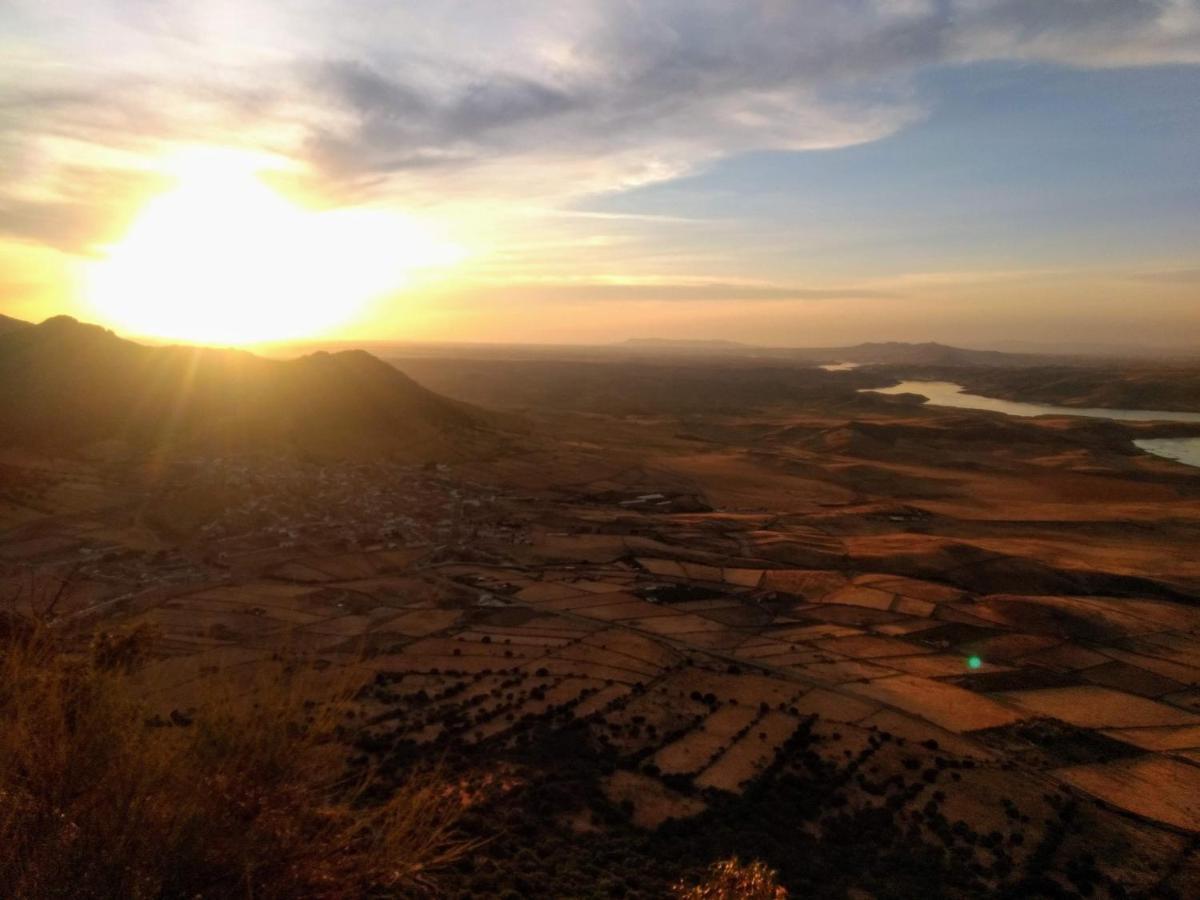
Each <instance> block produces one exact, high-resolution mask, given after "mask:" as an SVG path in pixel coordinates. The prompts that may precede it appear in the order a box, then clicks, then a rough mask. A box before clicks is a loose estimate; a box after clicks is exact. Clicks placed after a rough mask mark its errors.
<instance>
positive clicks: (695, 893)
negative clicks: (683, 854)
mask: <svg viewBox="0 0 1200 900" xmlns="http://www.w3.org/2000/svg"><path fill="white" fill-rule="evenodd" d="M672 891H673V892H674V896H675V897H677V898H679V900H786V898H787V896H788V892H787V890H786V889H784V888H783V887H782V886H780V884H779V881H778V880H777V878H776V875H775V873H774V872H773V871H772V870H771V869H768V868H767V867H766V866H765V865H763V864H762V863H761V862H758V861H754V862H749V863H742V862H739V861H738V860H737V859H736V858H734V859H726V860H722V861H721V862H717V863H713V865H712V866H710V867H709V870H708V875H707V877H706V878H705V880H704V881H702V882H701V883H700V884H697V885H687V884H685V883H683V882H680V883H678V884H676V885H675V886H674V887H673V888H672Z"/></svg>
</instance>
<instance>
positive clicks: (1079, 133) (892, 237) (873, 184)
mask: <svg viewBox="0 0 1200 900" xmlns="http://www.w3.org/2000/svg"><path fill="white" fill-rule="evenodd" d="M917 94H918V96H919V97H920V98H921V102H922V104H923V105H924V106H925V107H926V108H927V110H928V113H927V116H926V117H924V118H922V119H920V120H919V121H917V122H914V123H913V124H911V125H908V126H906V127H904V128H902V129H901V130H899V131H898V132H897V133H895V134H893V135H891V136H888V137H885V138H882V139H880V140H877V141H872V142H869V143H865V144H857V145H853V146H849V147H842V148H836V149H831V150H817V151H808V152H779V151H768V152H758V153H746V154H741V155H738V156H735V157H733V158H730V159H726V160H723V161H720V162H717V163H715V164H713V165H712V166H711V167H709V168H708V169H707V170H705V171H704V172H702V173H699V174H696V175H693V176H691V177H687V178H681V179H677V180H674V181H669V182H665V183H661V184H655V185H649V186H646V187H642V188H639V189H637V190H633V191H628V192H625V193H622V194H619V195H614V196H610V197H606V198H603V199H602V200H600V201H598V202H593V203H591V204H589V205H588V207H587V208H590V209H596V210H602V211H606V212H625V213H636V214H645V215H663V216H668V215H669V216H682V217H695V218H699V219H718V220H724V221H726V222H728V223H729V224H730V225H731V226H732V227H734V228H738V227H740V228H742V229H744V230H745V233H746V234H747V236H748V237H749V236H754V240H753V241H748V243H747V248H746V250H747V253H748V254H750V255H752V256H755V257H758V258H759V259H760V261H769V259H768V258H770V257H778V256H779V255H784V254H786V261H784V260H782V259H780V260H778V263H777V264H778V265H783V266H789V267H792V268H793V269H794V270H795V271H805V270H810V269H811V268H812V267H814V266H815V267H819V268H825V267H828V268H830V269H834V270H839V271H842V272H845V273H847V274H849V273H854V272H857V273H860V274H864V275H865V274H872V273H874V274H884V273H889V272H902V271H909V270H911V269H913V268H914V267H915V268H916V269H917V270H922V269H926V270H940V269H944V268H947V267H949V268H959V267H961V268H967V269H970V268H978V267H985V268H987V267H997V266H1000V267H1013V266H1018V267H1025V268H1047V267H1049V268H1053V267H1064V266H1069V267H1074V266H1083V267H1099V268H1111V267H1114V266H1131V267H1151V268H1153V267H1158V266H1162V267H1165V268H1170V267H1172V266H1175V265H1178V266H1180V267H1185V266H1186V265H1187V264H1188V263H1189V262H1194V261H1195V260H1196V257H1197V239H1198V238H1200V225H1198V223H1200V67H1198V66H1164V67H1150V68H1134V69H1116V70H1112V69H1105V70H1081V69H1072V68H1064V67H1057V66H1048V65H1044V64H1010V63H982V64H973V65H956V66H948V67H937V68H934V69H931V70H929V71H926V72H922V73H920V75H919V76H918V78H917Z"/></svg>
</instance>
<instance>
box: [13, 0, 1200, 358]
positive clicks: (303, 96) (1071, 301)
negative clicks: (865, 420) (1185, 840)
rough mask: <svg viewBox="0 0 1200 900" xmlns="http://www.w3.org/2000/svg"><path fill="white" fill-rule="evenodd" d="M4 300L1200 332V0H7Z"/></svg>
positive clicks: (329, 318) (303, 323) (1095, 337)
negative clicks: (465, 0) (469, 0)
mask: <svg viewBox="0 0 1200 900" xmlns="http://www.w3.org/2000/svg"><path fill="white" fill-rule="evenodd" d="M0 313H4V314H6V315H10V316H15V317H18V318H23V319H28V320H41V319H43V318H46V317H48V316H50V315H55V314H59V313H66V314H70V315H74V316H76V317H78V318H81V319H86V320H89V321H99V322H101V323H103V324H106V325H109V326H111V327H114V328H117V329H118V330H121V331H123V332H125V333H129V334H133V335H147V336H159V337H167V338H173V339H182V340H197V341H211V342H221V343H236V342H249V341H254V340H265V339H271V338H282V337H295V338H302V337H311V336H321V337H330V338H338V339H351V340H353V339H362V340H368V339H369V340H450V341H516V342H529V343H535V342H570V343H603V342H609V341H620V340H623V339H625V338H628V337H673V338H693V339H705V338H721V339H733V340H740V341H746V342H749V343H762V344H772V345H793V346H816V345H830V344H841V343H852V342H857V341H862V340H917V341H920V340H940V341H944V342H948V343H958V344H964V345H968V346H980V347H985V346H1016V345H1030V346H1043V347H1047V348H1049V347H1052V346H1054V345H1059V346H1064V347H1067V346H1070V347H1082V346H1095V347H1131V346H1135V345H1137V346H1145V347H1151V348H1156V347H1161V348H1174V349H1180V348H1187V347H1189V346H1190V347H1196V346H1200V0H836V2H834V0H830V2H816V0H813V2H800V0H739V2H736V3H735V2H726V0H721V2H716V0H711V2H710V0H658V2H635V0H604V2H601V0H594V2H589V0H558V2H543V3H532V2H521V0H509V2H505V3H494V2H463V0H429V2H424V0H411V2H400V0H390V2H385V0H354V2H347V0H291V2H280V0H275V2H267V0H208V2H205V0H186V2H185V0H86V2H84V0H55V2H46V0H2V2H0Z"/></svg>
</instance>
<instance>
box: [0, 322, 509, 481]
mask: <svg viewBox="0 0 1200 900" xmlns="http://www.w3.org/2000/svg"><path fill="white" fill-rule="evenodd" d="M0 383H3V384H4V385H5V390H4V391H3V392H2V394H0V431H2V433H3V440H4V441H5V442H6V443H17V444H26V445H33V446H67V447H70V446H78V445H81V444H86V443H89V442H95V441H101V440H109V439H116V440H122V441H126V442H129V443H130V444H131V445H134V446H135V447H142V448H145V447H156V448H176V449H187V448H193V447H195V448H200V447H203V448H205V449H225V450H247V449H249V450H264V451H274V450H292V451H297V452H303V453H315V454H334V455H355V456H358V455H369V454H379V453H385V454H388V455H392V456H401V457H406V458H411V459H414V460H424V459H442V458H456V457H460V456H463V455H473V454H474V453H476V452H478V451H479V450H480V449H481V448H483V447H484V446H485V445H487V444H488V443H489V442H491V441H493V440H494V439H495V435H494V432H493V429H492V427H491V423H490V419H489V416H488V414H486V413H484V412H483V411H481V410H475V409H473V408H471V407H469V406H467V405H465V404H461V403H457V402H455V401H452V400H449V399H447V398H444V397H440V396H438V395H437V394H434V393H432V392H431V391H428V390H426V389H425V388H423V387H421V386H420V385H418V384H417V383H416V382H414V381H413V380H412V379H410V378H409V377H408V376H406V375H404V374H402V373H401V372H399V371H397V370H396V369H394V368H393V367H392V366H389V365H387V364H386V363H384V362H382V361H380V360H378V359H376V358H375V357H373V356H371V355H370V354H368V353H365V352H363V351H347V352H344V353H335V354H329V353H315V354H312V355H310V356H305V357H301V358H299V359H294V360H286V361H280V360H268V359H263V358H261V357H258V356H255V355H253V354H251V353H247V352H244V351H238V350H224V349H211V348H199V347H179V346H171V347H147V346H143V345H140V344H137V343H134V342H132V341H128V340H124V339H122V338H120V337H117V336H116V335H115V334H113V333H112V332H111V331H106V330H105V329H103V328H100V327H98V326H95V325H85V324H81V323H79V322H77V321H75V320H74V319H71V318H68V317H65V316H60V317H57V318H53V319H48V320H46V321H45V322H43V323H41V324H40V325H36V326H31V327H28V328H19V329H16V330H13V331H10V332H8V333H5V334H0Z"/></svg>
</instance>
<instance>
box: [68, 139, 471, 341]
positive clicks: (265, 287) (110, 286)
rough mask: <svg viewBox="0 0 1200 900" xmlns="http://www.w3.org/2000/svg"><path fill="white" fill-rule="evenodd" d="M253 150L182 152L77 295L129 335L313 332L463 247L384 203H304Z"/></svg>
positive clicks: (449, 260) (248, 337)
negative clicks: (322, 207)
mask: <svg viewBox="0 0 1200 900" xmlns="http://www.w3.org/2000/svg"><path fill="white" fill-rule="evenodd" d="M268 167H269V163H268V162H264V159H263V158H262V157H258V156H254V155H250V154H244V153H239V152H234V151H222V150H202V151H189V152H187V153H184V154H180V155H179V156H178V157H176V158H174V159H173V160H172V161H171V163H170V164H169V166H168V170H169V171H170V173H171V174H172V175H173V176H174V186H173V188H172V189H170V190H169V191H168V192H166V193H164V194H161V195H159V196H158V197H156V198H154V199H153V200H151V201H150V202H149V203H148V204H147V205H146V206H145V207H144V208H143V209H142V210H141V212H140V213H139V214H138V216H137V218H136V219H135V220H134V222H133V224H132V226H131V227H130V229H129V230H128V232H127V233H126V234H125V235H124V237H123V238H122V239H121V240H120V241H119V242H118V243H116V244H114V245H113V246H111V247H109V248H107V249H106V252H104V253H103V254H102V257H101V258H100V259H99V260H97V261H96V262H94V263H93V264H91V265H90V266H89V269H88V272H87V288H86V290H87V299H88V301H89V302H90V303H91V305H92V306H93V307H94V309H95V310H96V311H97V312H98V313H99V314H100V316H101V317H102V318H103V319H104V320H105V321H106V322H107V323H109V324H111V325H113V326H114V327H117V328H119V329H121V330H124V331H127V332H129V333H132V334H137V335H142V336H151V337H159V338H168V339H172V340H183V341H189V342H195V343H220V344H249V343H255V342H260V341H273V340H282V339H287V338H297V337H307V336H312V335H317V334H320V333H322V332H324V331H326V330H328V329H330V328H331V327H333V326H335V325H338V324H341V323H343V322H346V321H347V320H349V319H351V318H352V317H354V316H355V315H356V314H358V313H359V312H360V311H362V309H363V308H364V307H365V306H366V304H367V303H368V302H369V301H371V300H372V299H375V298H377V297H379V296H382V295H384V294H387V293H389V292H393V291H397V290H399V289H401V288H402V287H403V286H404V285H405V284H406V282H407V281H408V280H409V277H410V276H411V274H412V273H413V272H414V271H415V270H417V269H420V268H426V267H430V266H445V265H450V264H453V263H454V262H457V261H458V260H459V259H460V258H461V257H462V255H463V251H462V249H461V248H460V247H458V246H456V245H454V244H452V243H449V242H447V241H445V240H442V239H440V238H438V237H437V236H436V235H435V234H434V233H433V230H432V229H431V228H430V227H429V226H427V225H422V224H421V223H419V222H418V221H417V220H415V219H413V218H411V217H409V216H406V215H404V214H401V213H397V212H395V211H392V210H382V209H370V208H355V209H343V210H333V211H320V212H317V211H312V210H306V209H304V208H302V207H300V206H297V205H296V204H294V203H292V202H290V201H289V200H287V199H286V198H285V197H283V196H282V195H281V194H279V193H278V192H276V191H275V190H273V189H272V188H271V187H270V186H269V185H268V184H267V183H265V182H264V181H263V179H262V177H261V176H262V173H263V172H264V170H265V169H267V168H268Z"/></svg>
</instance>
